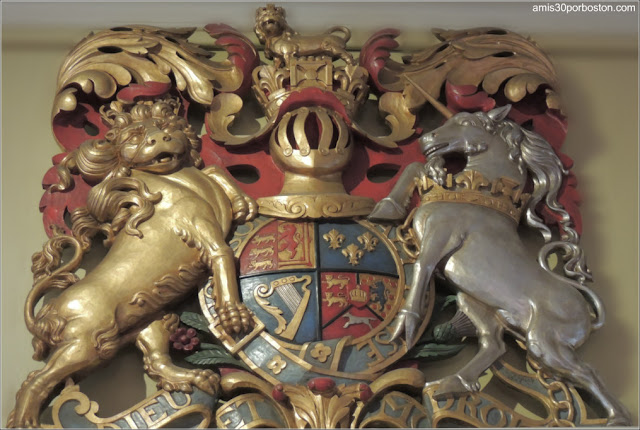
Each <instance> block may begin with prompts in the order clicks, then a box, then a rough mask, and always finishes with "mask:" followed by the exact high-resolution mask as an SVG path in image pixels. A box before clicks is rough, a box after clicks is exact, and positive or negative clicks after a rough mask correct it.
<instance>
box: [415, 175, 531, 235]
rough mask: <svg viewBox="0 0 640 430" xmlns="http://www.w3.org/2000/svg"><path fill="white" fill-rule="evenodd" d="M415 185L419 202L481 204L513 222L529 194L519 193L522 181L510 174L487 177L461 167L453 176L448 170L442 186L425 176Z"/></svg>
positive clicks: (516, 220) (518, 219)
mask: <svg viewBox="0 0 640 430" xmlns="http://www.w3.org/2000/svg"><path fill="white" fill-rule="evenodd" d="M417 187H418V192H419V193H420V195H421V202H422V204H426V203H431V202H449V203H467V204H473V205H478V206H484V207H487V208H490V209H494V210H496V211H498V212H500V213H502V214H504V215H506V216H508V217H509V218H511V219H513V220H514V221H515V222H516V223H519V222H520V216H521V215H522V208H523V207H525V206H526V204H527V202H528V201H529V198H530V197H531V195H530V194H524V193H522V186H521V184H520V183H518V182H517V181H514V180H513V179H511V178H507V177H504V176H503V177H500V178H497V179H494V180H492V181H490V180H489V179H487V178H485V177H484V175H482V173H480V172H478V171H475V170H464V171H462V172H460V173H458V174H457V175H455V176H454V175H452V174H451V173H449V174H447V177H446V180H445V184H444V186H440V185H438V184H437V183H436V182H435V181H433V180H432V179H430V178H428V177H426V176H425V177H424V178H423V180H422V181H421V182H420V183H419V184H418V186H417Z"/></svg>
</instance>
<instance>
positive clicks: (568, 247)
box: [538, 241, 605, 331]
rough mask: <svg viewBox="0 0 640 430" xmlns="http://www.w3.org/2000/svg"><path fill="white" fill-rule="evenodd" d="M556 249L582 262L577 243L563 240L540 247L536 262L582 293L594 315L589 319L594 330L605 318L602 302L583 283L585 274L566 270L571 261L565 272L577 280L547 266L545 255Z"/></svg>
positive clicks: (599, 326)
mask: <svg viewBox="0 0 640 430" xmlns="http://www.w3.org/2000/svg"><path fill="white" fill-rule="evenodd" d="M557 250H564V252H565V255H569V256H572V257H573V258H572V259H575V260H577V261H578V260H579V262H580V263H583V259H582V253H581V250H580V249H579V248H578V247H577V245H576V244H573V243H570V242H564V241H557V242H550V243H548V244H546V245H544V246H543V247H542V248H541V249H540V252H539V253H538V263H540V266H542V268H543V269H544V270H545V271H547V272H548V273H549V274H550V275H551V276H553V277H554V278H556V279H558V280H560V281H562V282H565V283H568V284H569V285H571V286H572V287H574V288H575V289H577V290H578V291H580V293H582V295H583V296H584V297H585V299H587V301H588V302H589V304H590V305H591V308H592V310H593V312H594V317H593V320H592V321H591V329H592V330H594V331H595V330H598V329H599V328H601V327H602V326H603V325H604V320H605V313H604V305H603V304H602V301H601V300H600V297H598V295H597V294H596V293H595V292H593V290H592V289H591V288H589V287H587V286H586V285H584V282H585V280H586V278H585V276H582V272H581V271H576V272H567V271H566V267H567V266H572V264H571V263H572V262H571V261H570V262H569V264H567V265H565V272H567V275H568V276H571V275H574V276H575V277H576V278H577V279H578V280H575V279H571V278H569V277H567V276H562V275H559V274H558V273H555V272H554V271H553V270H551V269H550V268H549V265H548V263H547V257H548V256H549V255H550V254H551V253H553V252H555V251H557ZM587 272H588V271H587ZM585 273H586V272H585ZM589 279H590V277H589Z"/></svg>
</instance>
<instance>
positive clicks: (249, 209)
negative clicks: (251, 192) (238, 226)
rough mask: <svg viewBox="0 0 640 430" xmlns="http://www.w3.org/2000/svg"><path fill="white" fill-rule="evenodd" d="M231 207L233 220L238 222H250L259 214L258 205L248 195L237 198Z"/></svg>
mask: <svg viewBox="0 0 640 430" xmlns="http://www.w3.org/2000/svg"><path fill="white" fill-rule="evenodd" d="M231 207H232V210H233V219H234V220H235V221H238V222H246V221H250V220H252V219H253V218H255V217H256V215H257V214H258V204H257V203H256V202H255V200H253V199H252V198H251V197H249V196H247V195H246V194H241V195H238V196H235V197H234V198H233V201H232V202H231Z"/></svg>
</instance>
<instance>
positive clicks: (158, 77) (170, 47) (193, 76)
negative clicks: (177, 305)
mask: <svg viewBox="0 0 640 430" xmlns="http://www.w3.org/2000/svg"><path fill="white" fill-rule="evenodd" d="M194 31H195V28H182V29H173V30H167V29H162V28H157V27H150V26H142V25H136V26H129V27H116V28H112V29H110V30H106V31H102V32H100V33H97V34H91V35H89V36H87V37H86V38H85V39H84V40H82V41H81V42H80V43H78V45H77V46H76V47H75V48H74V50H73V51H71V53H70V54H69V55H68V56H67V58H66V60H65V62H64V63H63V65H62V67H61V69H60V74H59V75H58V82H57V87H58V90H57V92H58V95H57V96H56V100H55V101H54V107H53V112H52V116H55V115H57V114H58V113H59V112H60V111H73V110H75V109H76V106H77V95H76V94H77V91H78V87H79V88H80V89H81V90H82V91H83V92H84V93H95V94H96V95H98V96H99V97H101V98H103V99H109V98H111V97H112V96H113V95H114V94H115V92H116V90H117V89H118V88H119V87H122V86H127V85H129V84H132V83H138V84H143V83H148V82H153V83H161V84H165V85H166V86H167V88H168V87H169V86H170V85H171V84H172V80H171V79H172V78H173V79H174V80H175V85H176V88H177V89H178V90H180V91H183V90H184V91H186V92H187V93H188V94H189V96H190V97H191V98H192V99H193V100H194V101H196V102H198V103H201V104H203V105H207V106H208V105H210V104H211V103H212V101H213V97H214V94H215V92H216V91H222V92H233V91H236V90H238V89H239V88H240V87H241V85H242V82H243V79H244V75H243V72H242V71H241V70H240V69H239V68H237V67H235V66H234V65H233V64H232V63H230V62H228V61H225V62H221V63H216V62H213V61H211V60H210V58H211V57H212V54H211V52H209V51H206V50H204V49H202V48H200V47H198V46H197V45H195V44H192V43H189V42H188V41H187V39H188V38H189V36H190V35H191V34H193V32H194ZM247 46H251V45H250V44H249V43H247ZM254 55H256V54H255V50H254Z"/></svg>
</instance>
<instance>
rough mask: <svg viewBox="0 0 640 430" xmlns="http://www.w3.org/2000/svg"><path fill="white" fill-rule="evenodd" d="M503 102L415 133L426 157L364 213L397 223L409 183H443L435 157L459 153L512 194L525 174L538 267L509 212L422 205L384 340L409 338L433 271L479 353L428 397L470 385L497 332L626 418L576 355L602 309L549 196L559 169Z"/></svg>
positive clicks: (612, 416)
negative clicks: (554, 257) (410, 264)
mask: <svg viewBox="0 0 640 430" xmlns="http://www.w3.org/2000/svg"><path fill="white" fill-rule="evenodd" d="M510 109H511V106H510V105H507V106H504V107H501V108H497V109H494V110H492V111H490V112H488V113H483V112H477V113H459V114H456V115H455V116H453V117H451V118H450V119H449V120H448V121H447V122H446V123H445V124H444V125H443V126H441V127H439V128H437V129H435V130H433V131H432V132H430V133H427V134H425V135H423V136H422V137H421V138H420V144H421V149H422V151H423V153H424V154H425V156H427V160H428V161H427V163H426V164H421V163H412V164H410V165H409V166H407V168H406V169H405V171H404V172H403V173H402V175H401V176H400V178H399V179H398V182H397V183H396V185H395V186H394V188H393V190H392V191H391V193H390V195H389V196H388V197H386V198H384V199H383V200H381V201H380V202H379V203H378V205H377V206H376V207H375V208H374V210H373V211H372V213H371V215H370V216H369V218H370V219H374V220H387V221H388V220H394V221H400V220H404V219H405V218H406V216H407V213H406V206H407V204H408V202H409V200H410V197H411V195H412V193H413V191H414V189H415V186H416V184H417V183H419V182H420V181H424V180H425V179H426V178H429V179H431V180H432V181H435V182H436V183H437V184H438V185H440V186H443V185H444V183H445V179H446V176H447V171H446V169H445V158H444V156H446V155H451V154H458V155H462V156H463V157H465V158H466V166H465V168H464V170H466V171H475V172H479V173H481V174H482V175H483V176H484V177H485V178H487V179H488V180H494V179H497V178H500V177H507V178H510V179H512V180H513V181H515V182H516V183H517V184H519V185H518V186H517V189H515V190H514V191H516V192H522V189H523V188H524V186H525V184H526V181H527V176H528V175H531V179H532V180H533V191H532V194H531V197H530V199H529V201H528V203H526V205H524V207H523V208H522V211H523V212H524V222H525V224H526V225H527V226H530V227H533V228H535V229H537V230H538V231H539V232H540V233H541V234H542V236H543V238H544V240H545V243H546V244H545V245H544V246H542V248H541V249H540V251H539V254H538V263H539V264H535V261H533V259H532V258H531V257H530V254H529V251H528V249H527V247H526V246H525V245H524V244H523V242H522V241H521V239H520V236H519V234H518V232H517V227H518V222H517V221H514V219H512V218H510V217H509V216H505V215H504V214H501V213H500V212H498V211H496V210H494V209H492V208H488V207H485V206H481V205H475V204H470V203H464V202H461V201H455V202H451V201H430V202H428V203H423V204H421V205H420V206H419V207H418V209H417V210H416V212H415V214H414V218H413V228H414V230H415V234H416V237H417V241H418V244H419V254H418V257H417V261H416V263H415V266H414V274H413V281H412V283H411V286H410V289H409V293H408V295H407V299H406V302H405V305H404V308H403V309H402V310H401V313H400V316H399V323H398V325H396V326H395V329H394V335H393V337H394V338H397V337H399V336H400V335H402V333H403V332H404V335H405V339H406V342H407V346H408V347H412V346H413V345H414V344H415V342H416V332H417V328H418V327H419V326H420V323H421V320H422V319H423V318H424V307H423V303H424V301H425V294H426V291H427V290H428V289H427V285H428V281H429V280H430V279H431V277H432V276H433V274H434V271H436V270H438V271H439V272H440V274H441V275H442V276H443V277H444V278H445V279H446V280H447V281H448V282H449V283H450V284H451V286H452V287H453V288H454V289H455V290H456V291H457V304H458V308H459V309H460V310H461V311H462V312H464V313H465V314H466V315H467V316H468V317H469V319H470V320H471V321H472V322H473V324H474V325H475V326H476V328H477V332H478V345H479V350H478V353H477V354H476V355H475V357H474V358H473V359H471V360H470V361H469V363H467V364H466V365H465V366H464V367H463V368H462V369H461V370H459V371H458V372H457V373H456V374H454V375H451V376H448V377H445V378H444V379H442V380H441V381H440V384H439V389H438V391H437V392H436V396H437V397H442V396H444V395H446V394H448V393H455V392H467V391H478V390H479V389H480V384H479V383H478V378H479V377H480V375H481V374H482V373H483V372H484V371H485V370H486V369H487V368H488V367H489V366H491V364H493V363H494V362H495V361H496V360H497V359H498V358H500V357H501V356H502V355H503V354H504V353H505V351H506V346H505V343H504V340H503V334H504V332H505V331H506V332H508V333H510V334H511V335H513V336H514V337H516V338H517V339H519V340H521V341H522V342H523V343H525V344H526V346H527V351H528V354H530V356H531V358H533V359H534V360H535V361H537V362H538V363H540V365H541V366H542V367H543V369H544V370H546V371H548V372H549V373H551V374H553V375H555V376H558V377H560V378H563V379H565V380H568V381H570V382H572V383H574V384H576V385H577V386H579V387H582V388H584V389H586V390H588V391H589V392H591V393H592V394H593V395H594V396H595V397H596V398H598V399H599V400H600V401H601V402H602V404H603V406H604V407H605V408H606V410H607V413H608V423H609V425H629V424H630V417H629V414H628V412H627V411H626V409H625V408H624V406H622V404H621V403H620V402H618V401H617V400H616V399H615V398H614V397H613V396H612V395H611V394H610V393H609V392H608V391H607V389H606V388H605V385H604V383H603V382H602V380H601V378H600V377H599V375H598V374H597V373H596V371H595V370H594V369H593V368H591V367H590V366H589V365H587V364H585V363H584V362H582V361H581V360H580V359H579V358H578V357H577V355H576V353H575V349H576V348H577V347H579V346H580V345H582V344H583V343H584V342H585V340H586V339H587V337H588V336H589V334H590V333H591V331H593V330H596V329H598V328H600V327H601V326H602V325H603V323H604V311H603V307H602V303H601V301H600V299H599V298H598V297H597V296H596V295H595V293H594V292H592V291H591V290H590V289H589V288H588V287H586V286H585V285H584V283H585V281H588V280H591V275H590V273H589V270H588V269H587V266H586V263H585V259H584V255H583V253H582V249H581V247H580V246H579V243H578V242H579V236H578V234H577V232H576V231H575V229H574V228H573V226H572V223H571V219H570V217H569V214H568V212H567V211H566V210H565V209H564V208H563V207H562V205H561V204H559V203H558V201H557V193H558V190H559V188H560V185H561V183H562V178H563V175H566V174H567V173H568V172H566V171H565V170H564V168H563V166H562V164H561V162H560V160H559V159H558V157H557V156H556V154H555V152H554V151H553V148H551V146H550V145H549V143H547V142H546V141H545V140H544V139H543V138H542V137H540V136H539V135H537V134H535V133H532V132H530V131H527V130H525V129H523V128H521V127H520V126H518V125H517V124H515V123H513V122H511V121H508V120H505V118H506V116H507V114H508V113H509V111H510ZM463 172H464V171H463ZM541 201H544V204H546V205H547V206H548V207H549V208H550V209H551V210H552V211H554V212H555V213H557V214H560V215H561V219H562V221H561V222H560V225H561V227H562V228H561V231H562V232H563V233H562V237H561V238H560V240H556V241H552V234H551V231H550V229H549V228H548V227H547V226H546V225H545V224H544V223H543V221H542V219H540V217H539V216H538V215H536V213H535V208H536V206H537V205H538V203H540V202H541ZM556 251H562V253H563V254H564V267H563V270H564V276H563V275H560V274H558V273H554V272H553V271H552V270H551V269H550V268H549V267H548V265H547V259H548V256H549V255H550V254H551V253H553V252H556Z"/></svg>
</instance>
